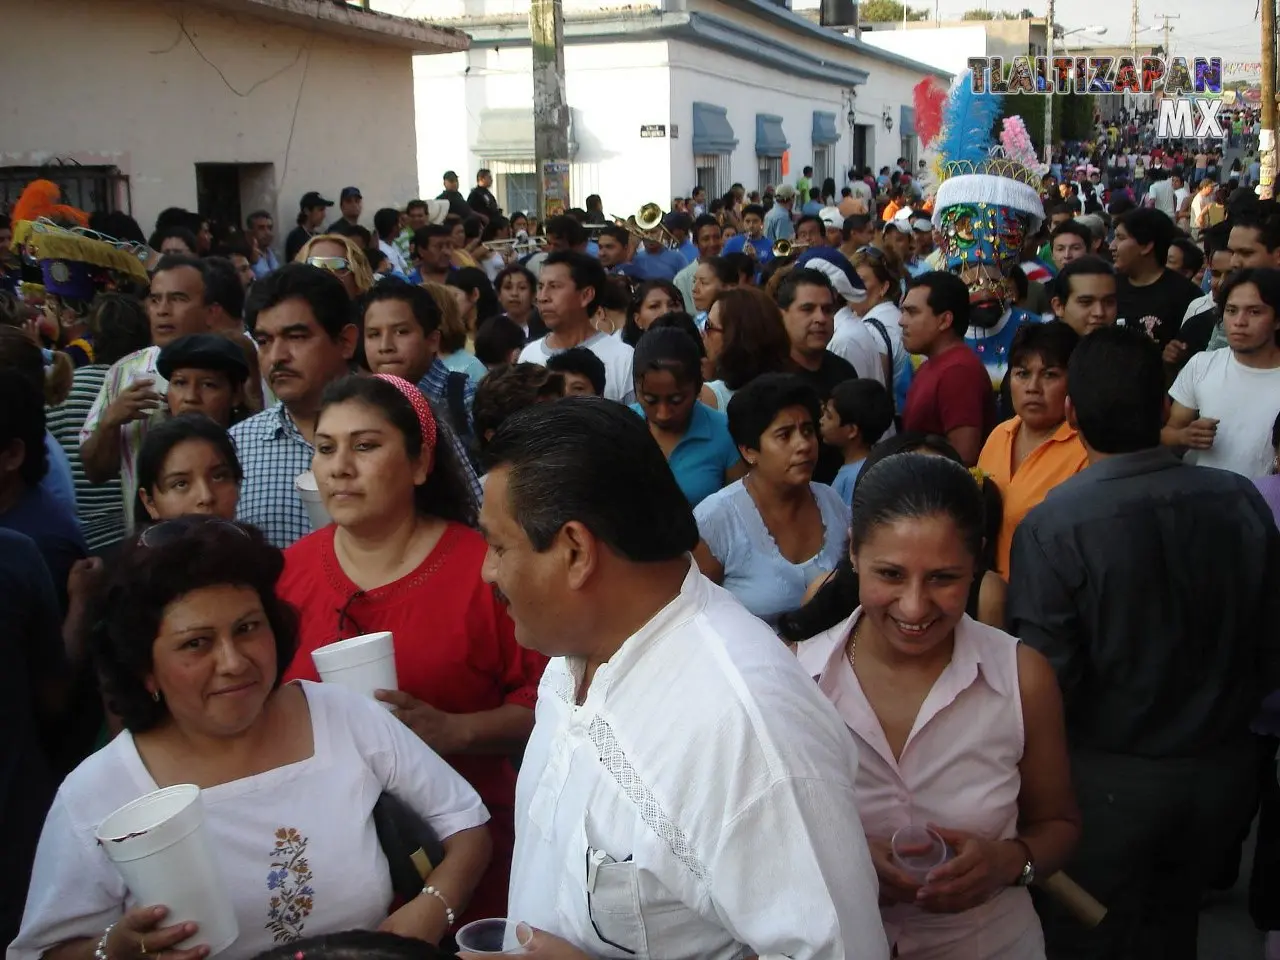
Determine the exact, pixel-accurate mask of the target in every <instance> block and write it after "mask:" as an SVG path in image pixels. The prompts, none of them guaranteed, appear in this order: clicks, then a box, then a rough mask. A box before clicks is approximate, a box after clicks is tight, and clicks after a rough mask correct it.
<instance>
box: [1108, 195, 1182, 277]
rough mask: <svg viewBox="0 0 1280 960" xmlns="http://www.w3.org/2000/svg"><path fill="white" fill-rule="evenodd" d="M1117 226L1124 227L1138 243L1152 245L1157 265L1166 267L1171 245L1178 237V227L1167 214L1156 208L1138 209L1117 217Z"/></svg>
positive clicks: (1152, 253) (1152, 252) (1127, 211)
mask: <svg viewBox="0 0 1280 960" xmlns="http://www.w3.org/2000/svg"><path fill="white" fill-rule="evenodd" d="M1116 225H1117V226H1123V227H1124V229H1125V231H1126V232H1127V233H1128V234H1129V236H1131V237H1133V239H1134V240H1135V241H1136V242H1137V243H1139V244H1142V245H1145V244H1148V243H1149V244H1151V245H1152V247H1151V255H1152V256H1153V257H1154V258H1155V261H1156V264H1157V265H1159V266H1161V267H1163V266H1164V261H1165V259H1166V258H1167V257H1168V256H1169V244H1170V243H1172V242H1173V238H1174V237H1175V236H1177V227H1175V226H1174V225H1173V221H1172V220H1170V219H1169V215H1168V214H1167V213H1165V212H1164V211H1163V210H1157V209H1156V208H1155V207H1136V208H1134V209H1133V210H1126V211H1125V212H1124V213H1122V214H1120V216H1118V217H1116Z"/></svg>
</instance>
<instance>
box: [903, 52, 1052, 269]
mask: <svg viewBox="0 0 1280 960" xmlns="http://www.w3.org/2000/svg"><path fill="white" fill-rule="evenodd" d="M915 101H916V122H917V129H918V130H919V132H920V135H921V140H922V142H924V143H925V144H926V146H927V147H928V148H929V149H932V150H933V151H934V152H935V153H936V159H935V161H934V170H933V181H934V184H935V186H936V189H935V191H934V195H933V224H934V226H935V227H937V228H938V230H939V231H940V233H941V234H942V243H941V247H942V252H943V255H944V256H945V257H946V261H947V267H948V269H950V270H953V271H959V270H963V269H965V268H966V267H971V266H978V265H982V264H988V265H991V266H995V267H998V268H999V270H1000V273H1001V274H1002V275H1003V276H1006V277H1007V276H1008V274H1009V272H1010V271H1011V270H1012V269H1013V267H1014V266H1016V265H1017V263H1018V261H1019V259H1020V256H1021V251H1022V243H1023V240H1024V239H1025V238H1026V236H1027V232H1028V231H1032V232H1034V231H1036V230H1038V229H1039V228H1040V224H1041V223H1043V222H1044V204H1043V203H1041V201H1040V179H1041V177H1042V176H1043V174H1044V168H1043V167H1042V166H1041V165H1040V164H1039V162H1038V161H1037V159H1036V155H1035V148H1034V146H1032V143H1031V137H1030V136H1029V135H1028V134H1027V128H1026V125H1025V124H1024V123H1023V122H1022V118H1021V117H1006V118H1005V119H1004V123H1003V129H1002V131H1001V134H1000V140H999V142H997V141H996V139H995V135H994V129H995V124H996V119H997V118H998V117H999V115H1000V111H1001V108H1002V106H1003V103H1002V98H1001V97H1000V96H998V95H995V94H991V93H980V94H979V93H974V92H973V84H972V79H971V76H970V74H969V72H968V71H965V72H964V73H962V74H960V76H958V77H956V80H955V82H954V83H953V84H952V87H951V92H950V94H949V95H946V96H945V97H944V95H943V93H942V90H941V88H940V87H938V86H937V85H936V84H934V83H933V82H932V81H931V80H926V81H924V82H922V83H921V84H918V85H917V87H916V90H915ZM944 101H945V102H944ZM975 292H976V291H975Z"/></svg>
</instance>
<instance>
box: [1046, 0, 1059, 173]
mask: <svg viewBox="0 0 1280 960" xmlns="http://www.w3.org/2000/svg"><path fill="white" fill-rule="evenodd" d="M1048 27H1049V43H1048V46H1047V48H1046V55H1047V59H1048V63H1049V91H1048V96H1046V97H1045V98H1044V162H1045V163H1047V164H1052V163H1053V97H1054V95H1055V94H1056V93H1057V89H1056V86H1055V84H1054V82H1053V81H1054V72H1053V0H1049V21H1048Z"/></svg>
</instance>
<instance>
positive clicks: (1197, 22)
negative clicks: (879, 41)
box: [907, 0, 1262, 61]
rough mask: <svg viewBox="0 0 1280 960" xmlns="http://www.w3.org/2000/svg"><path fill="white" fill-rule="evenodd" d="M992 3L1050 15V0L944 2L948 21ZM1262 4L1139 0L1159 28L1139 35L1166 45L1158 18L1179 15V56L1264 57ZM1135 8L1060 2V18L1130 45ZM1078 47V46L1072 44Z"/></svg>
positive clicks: (1121, 0) (1147, 20)
mask: <svg viewBox="0 0 1280 960" xmlns="http://www.w3.org/2000/svg"><path fill="white" fill-rule="evenodd" d="M984 2H985V3H986V5H987V6H988V8H989V9H992V10H1020V9H1022V8H1023V7H1028V8H1030V9H1032V10H1034V11H1035V12H1036V13H1043V12H1046V11H1047V9H1048V5H1047V4H1046V3H1045V2H1044V0H1023V2H1019V0H938V8H939V13H940V14H941V16H942V17H944V18H946V17H959V16H960V14H962V13H964V11H966V10H971V9H973V8H975V7H979V6H982V5H983V4H984ZM1257 2H1258V0H1138V26H1139V27H1154V28H1156V29H1154V30H1150V31H1147V32H1143V33H1139V34H1138V39H1139V41H1140V42H1143V43H1160V42H1161V38H1162V35H1163V21H1162V20H1160V19H1158V18H1157V15H1158V14H1162V13H1167V14H1171V15H1173V14H1178V15H1180V17H1181V19H1178V20H1173V21H1171V23H1172V26H1173V30H1172V32H1171V33H1170V35H1169V36H1170V40H1169V45H1170V46H1171V47H1172V48H1173V54H1174V56H1196V57H1211V56H1220V57H1222V58H1223V60H1224V61H1230V60H1248V61H1253V60H1258V59H1260V58H1261V48H1262V26H1261V24H1260V23H1259V22H1258V20H1256V19H1254V14H1255V12H1256V10H1257ZM907 5H908V6H910V7H912V8H914V9H926V10H931V9H932V7H933V2H932V0H916V2H914V3H912V2H908V4H907ZM1132 15H1133V6H1132V3H1131V2H1125V0H1056V2H1055V5H1054V19H1055V20H1056V21H1057V22H1058V23H1059V24H1061V25H1062V27H1063V28H1065V29H1067V30H1073V29H1075V28H1076V27H1093V26H1105V27H1106V28H1107V32H1106V33H1105V34H1104V35H1102V36H1098V37H1094V36H1093V35H1091V34H1088V33H1083V34H1076V35H1075V36H1074V37H1072V38H1071V39H1072V40H1073V41H1081V42H1083V43H1084V44H1088V43H1091V42H1092V43H1107V44H1114V43H1127V42H1128V41H1129V38H1130V36H1131V30H1130V24H1131V23H1132V19H1131V18H1132ZM1072 46H1073V47H1074V46H1075V43H1074V42H1073V43H1072Z"/></svg>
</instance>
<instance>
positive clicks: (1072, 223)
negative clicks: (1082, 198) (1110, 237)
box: [1049, 220, 1093, 250]
mask: <svg viewBox="0 0 1280 960" xmlns="http://www.w3.org/2000/svg"><path fill="white" fill-rule="evenodd" d="M1067 234H1071V235H1072V236H1076V237H1079V238H1080V240H1081V242H1082V243H1084V248H1085V249H1086V250H1088V249H1089V247H1091V246H1092V245H1093V231H1092V230H1090V229H1089V228H1088V227H1086V226H1085V225H1084V224H1083V223H1080V222H1079V221H1077V220H1068V221H1067V222H1066V223H1060V224H1058V225H1057V226H1056V227H1054V228H1053V230H1052V231H1051V232H1050V233H1049V245H1050V247H1052V245H1053V241H1055V240H1057V239H1058V238H1059V237H1065V236H1066V235H1067Z"/></svg>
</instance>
